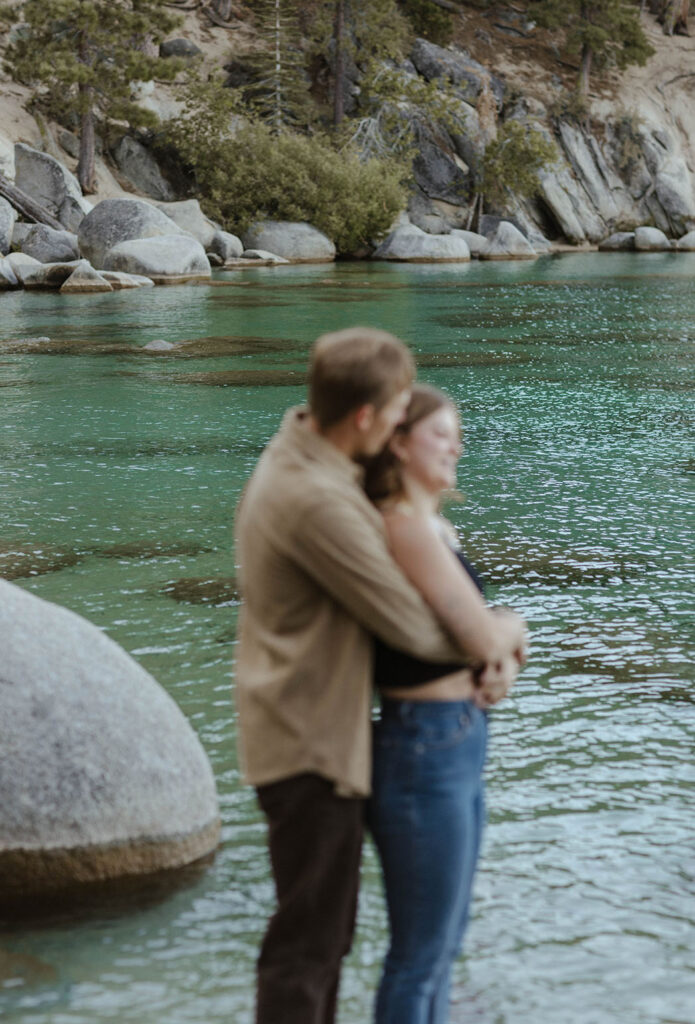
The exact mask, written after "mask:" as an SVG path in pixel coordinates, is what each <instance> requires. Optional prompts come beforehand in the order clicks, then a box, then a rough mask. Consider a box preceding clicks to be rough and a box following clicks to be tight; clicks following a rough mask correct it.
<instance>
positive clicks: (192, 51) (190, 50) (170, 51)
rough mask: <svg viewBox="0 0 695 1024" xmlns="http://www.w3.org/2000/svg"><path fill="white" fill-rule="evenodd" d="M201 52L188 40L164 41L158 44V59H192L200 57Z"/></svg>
mask: <svg viewBox="0 0 695 1024" xmlns="http://www.w3.org/2000/svg"><path fill="white" fill-rule="evenodd" d="M202 52H203V51H202V50H201V49H200V47H199V46H196V44H195V43H194V42H192V41H191V40H190V39H182V38H180V37H179V38H177V39H165V40H164V42H162V43H160V44H159V56H160V57H183V58H189V59H190V58H194V57H200V55H201V54H202Z"/></svg>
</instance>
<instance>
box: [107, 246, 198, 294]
mask: <svg viewBox="0 0 695 1024" xmlns="http://www.w3.org/2000/svg"><path fill="white" fill-rule="evenodd" d="M104 270H120V271H122V272H123V273H125V274H139V275H141V276H144V277H149V278H150V279H151V280H152V281H154V283H155V284H180V283H183V282H185V281H197V280H205V279H207V278H209V277H210V262H209V260H208V258H207V256H206V255H205V249H203V247H202V245H201V244H200V242H197V241H196V240H195V238H191V237H190V235H177V234H173V235H161V236H158V237H156V238H132V239H130V240H129V241H127V242H119V243H118V245H114V247H113V248H112V249H110V250H109V252H108V253H107V254H106V257H105V258H104Z"/></svg>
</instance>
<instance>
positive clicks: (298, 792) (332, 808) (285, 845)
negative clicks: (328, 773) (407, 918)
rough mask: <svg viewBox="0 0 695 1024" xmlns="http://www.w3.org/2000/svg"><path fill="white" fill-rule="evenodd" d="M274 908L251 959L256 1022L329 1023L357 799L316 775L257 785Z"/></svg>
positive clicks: (354, 867) (354, 875) (354, 874)
mask: <svg viewBox="0 0 695 1024" xmlns="http://www.w3.org/2000/svg"><path fill="white" fill-rule="evenodd" d="M257 793H258V802H259V804H260V805H261V808H262V809H263V811H264V813H265V815H266V817H267V819H268V845H269V847H270V863H271V867H272V871H273V877H274V879H275V890H276V894H277V901H278V907H277V910H276V912H275V913H274V914H273V916H272V917H271V918H270V921H269V922H268V928H267V931H266V934H265V938H264V939H263V943H262V945H261V952H260V956H259V958H258V993H257V1003H256V1024H333V1021H334V1020H335V1013H336V1003H337V999H338V981H339V978H340V967H341V961H342V958H343V957H344V956H345V954H346V953H347V952H348V951H349V949H350V946H351V943H352V935H353V931H354V927H355V918H356V914H357V888H358V884H359V864H360V853H361V849H362V831H363V824H362V822H363V814H364V801H363V800H359V799H346V798H344V797H338V796H336V795H335V792H334V786H333V783H332V782H329V781H328V780H327V779H324V778H322V777H321V776H320V775H313V774H303V775H295V776H293V777H292V778H289V779H283V780H282V781H281V782H274V783H271V784H270V785H268V786H261V787H259V789H258V790H257Z"/></svg>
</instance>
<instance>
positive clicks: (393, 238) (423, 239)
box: [372, 224, 471, 263]
mask: <svg viewBox="0 0 695 1024" xmlns="http://www.w3.org/2000/svg"><path fill="white" fill-rule="evenodd" d="M470 258H471V253H470V250H469V248H468V246H467V244H466V242H465V241H464V239H463V238H457V237H456V236H455V235H454V234H448V235H428V234H427V232H426V231H422V229H421V228H418V227H416V225H415V224H402V225H401V226H400V227H397V228H396V230H395V231H392V232H391V234H390V235H388V237H387V238H385V239H384V241H383V242H382V243H381V245H380V246H379V247H378V249H377V250H376V251H375V253H374V255H373V257H372V259H375V260H397V261H400V262H404V263H440V262H441V263H451V262H456V263H465V262H468V260H470Z"/></svg>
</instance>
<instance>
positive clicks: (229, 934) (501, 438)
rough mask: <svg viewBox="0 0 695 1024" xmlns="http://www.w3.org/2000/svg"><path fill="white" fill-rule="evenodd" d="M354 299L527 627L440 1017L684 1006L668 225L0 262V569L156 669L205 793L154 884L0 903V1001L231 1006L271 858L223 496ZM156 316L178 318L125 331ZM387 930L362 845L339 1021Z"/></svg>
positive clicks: (688, 620)
mask: <svg viewBox="0 0 695 1024" xmlns="http://www.w3.org/2000/svg"><path fill="white" fill-rule="evenodd" d="M355 323H368V324H372V325H374V326H378V327H383V328H386V329H388V330H391V331H394V332H395V333H397V334H400V335H401V336H403V337H404V338H406V339H407V340H408V341H409V342H411V343H412V345H413V347H414V350H415V352H416V354H417V357H418V360H419V363H420V367H421V368H420V375H421V377H422V378H423V379H425V380H428V381H430V382H431V383H434V384H437V385H439V386H441V387H443V388H445V389H446V390H448V391H449V392H450V393H451V394H452V396H453V397H454V398H455V399H456V401H457V403H458V404H459V406H460V408H461V411H462V415H463V418H464V425H465V449H466V450H465V454H464V457H463V460H462V463H461V468H460V474H459V488H460V491H461V492H462V493H463V494H465V501H459V502H458V503H457V504H455V505H453V507H452V508H451V509H450V510H449V511H450V515H451V518H452V519H453V520H454V522H455V524H456V526H457V527H458V528H459V530H460V531H461V534H462V537H463V539H464V545H465V547H466V549H467V550H468V552H469V554H470V555H471V558H472V560H473V561H475V562H476V563H477V564H478V566H479V568H480V569H481V571H482V573H483V575H484V576H486V577H487V579H488V581H489V584H490V592H491V595H492V597H493V598H494V599H495V600H496V601H499V602H503V603H508V604H511V605H513V606H514V607H516V608H518V609H519V610H521V611H522V612H523V613H524V614H525V615H526V616H527V618H528V620H529V624H530V628H531V632H532V647H531V658H530V662H529V665H528V667H527V668H526V669H525V670H524V672H523V674H522V675H521V677H520V680H519V682H518V684H517V687H516V689H515V692H514V695H513V697H512V699H510V700H509V701H508V702H507V703H506V704H505V705H504V706H502V707H500V708H499V709H497V710H496V711H495V712H494V714H493V716H492V723H491V734H492V738H491V751H490V759H489V771H488V800H489V826H488V829H487V833H486V837H485V843H484V852H483V859H482V863H481V868H480V872H479V876H478V880H477V886H476V900H475V908H474V919H473V921H472V923H471V927H470V930H469V933H468V936H467V942H466V955H465V957H463V958H462V959H461V961H460V963H459V964H458V966H457V972H456V984H455V990H454V999H455V1004H454V1007H453V1009H452V1021H453V1022H455V1024H464V1022H473V1024H693V1022H694V1021H695V1010H694V1009H693V1007H694V1006H695V999H694V997H693V992H694V991H695V970H694V969H693V955H692V950H693V940H694V936H695V815H694V813H693V812H694V811H695V797H694V795H693V794H694V791H695V787H694V786H693V783H694V782H695V769H694V767H693V749H694V747H695V684H694V681H693V667H692V660H693V653H694V651H695V631H694V625H693V620H694V618H695V616H694V614H693V578H694V576H693V573H694V569H695V564H694V562H695V560H694V558H693V550H694V545H693V529H692V524H693V508H694V493H693V492H694V489H693V472H694V470H695V464H694V454H695V453H694V451H693V441H694V439H695V401H694V391H695V359H694V354H695V353H694V348H695V254H693V255H688V254H678V255H676V254H661V253H660V254H653V255H652V254H650V255H633V254H596V253H591V254H572V255H566V256H562V257H555V258H544V259H541V260H538V261H536V262H535V263H532V264H528V263H505V264H496V265H494V266H493V265H489V264H477V263H472V264H470V265H462V264H457V265H450V266H448V267H447V266H436V265H429V266H387V265H368V264H361V263H353V264H337V265H335V266H332V265H331V266H310V267H309V266H304V267H301V266H299V267H292V266H290V267H282V268H269V269H261V268H258V269H255V270H248V271H243V272H238V273H235V274H229V273H227V274H217V275H216V278H215V281H214V282H213V283H212V284H211V285H207V286H196V287H177V288H161V289H155V290H149V291H146V292H140V293H138V292H119V293H114V294H107V295H99V296H69V297H65V296H59V295H56V294H52V293H42V294H36V293H24V292H15V293H5V294H2V295H0V339H2V340H1V341H0V428H1V429H0V574H2V575H6V576H7V577H8V578H11V579H13V580H15V581H16V582H17V583H18V584H19V585H20V586H23V587H26V588H27V589H30V590H31V591H32V592H34V593H36V594H37V595H39V596H41V597H45V598H47V599H49V600H52V601H57V602H59V603H61V604H64V605H66V606H68V607H70V608H72V609H74V610H75V611H77V612H79V613H80V614H82V615H85V616H86V617H87V618H89V619H91V620H92V621H94V622H95V623H97V624H98V625H99V626H101V627H102V628H104V629H105V630H106V631H107V632H108V633H109V635H110V636H112V637H113V638H114V639H115V640H117V641H118V642H119V643H121V644H122V645H123V646H124V647H126V649H128V650H129V651H130V652H131V653H132V654H133V655H134V656H135V657H136V658H137V659H138V660H139V661H140V662H141V663H142V664H143V665H144V666H145V667H146V668H147V669H148V670H149V671H151V672H152V673H153V675H154V676H155V677H156V678H157V679H158V680H159V681H160V682H161V683H162V684H163V685H164V686H165V687H166V689H167V690H168V691H169V692H170V693H171V694H172V696H173V697H174V698H175V699H176V700H177V701H178V702H179V704H180V705H181V707H182V708H183V710H184V711H185V713H186V714H187V716H188V718H189V720H190V721H191V723H192V725H193V727H194V728H195V729H196V731H197V733H198V735H199V736H200V739H201V741H202V743H203V745H204V747H205V749H206V751H207V753H208V755H209V757H210V759H211V762H212V764H213V767H214V770H215V773H216V777H217V782H218V790H219V795H220V804H221V813H222V819H223V844H222V846H221V848H220V850H219V852H218V854H217V856H216V858H215V860H214V862H213V863H212V864H211V865H210V866H209V867H208V868H207V870H205V871H203V872H202V873H193V874H191V875H188V876H186V877H185V879H183V880H182V882H181V884H180V885H179V886H178V887H177V888H175V889H173V890H172V891H168V890H166V889H165V890H161V889H160V886H159V882H158V883H156V884H155V883H153V884H152V886H151V889H150V892H149V896H146V895H145V894H143V895H142V898H140V897H137V898H133V895H132V893H131V894H130V896H129V897H128V899H127V900H126V901H124V902H122V903H121V902H119V900H116V899H109V900H101V901H100V902H99V903H97V904H96V906H95V907H92V908H87V907H84V906H81V905H80V906H76V907H74V908H73V909H67V910H66V909H65V908H62V909H61V910H59V911H56V912H55V913H53V914H52V915H50V916H48V917H46V916H44V918H43V919H41V918H38V919H35V918H32V919H27V920H26V921H25V922H23V923H19V924H18V923H17V922H15V923H13V924H11V925H10V924H7V925H6V926H4V927H2V928H0V1011H2V1013H3V1014H4V1016H5V1018H6V1019H7V1020H8V1021H12V1022H14V1021H17V1022H19V1021H21V1022H22V1024H49V1022H50V1024H107V1022H108V1024H115V1022H118V1024H131V1022H132V1024H136V1022H137V1024H203V1022H205V1024H218V1022H219V1024H222V1022H230V1021H233V1022H234V1024H251V1021H252V1009H253V967H254V958H255V953H256V947H257V944H258V941H259V939H260V936H261V934H262V931H263V925H264V920H265V917H266V915H267V914H268V912H269V911H270V909H271V906H272V889H271V884H270V881H269V875H268V868H267V860H266V854H265V846H264V841H265V836H264V828H263V824H262V822H261V820H260V817H259V814H258V812H257V809H256V806H255V802H254V798H253V794H252V793H251V792H250V791H249V790H247V789H245V788H244V787H243V786H242V785H241V784H240V780H239V772H238V766H237V761H236V754H235V750H234V731H235V712H234V707H233V703H232V700H231V698H230V694H231V692H232V689H233V667H232V663H233V657H234V626H235V619H236V613H237V596H236V589H235V584H234V572H235V570H234V555H233V549H232V519H233V513H234V507H235V504H236V501H237V499H238V497H239V493H240V490H241V487H242V485H243V481H244V480H245V478H246V477H247V476H248V474H249V473H250V471H251V470H252V468H253V465H254V464H255V461H256V459H257V458H258V455H259V453H260V451H261V450H262V448H263V445H264V444H265V443H266V441H267V440H268V438H269V437H270V436H271V435H272V434H273V432H274V431H275V430H276V428H277V426H278V425H279V423H280V420H281V417H282V414H283V411H284V409H285V408H286V407H287V406H288V405H291V404H295V403H297V402H300V401H302V400H303V397H304V381H305V367H306V359H307V353H308V349H309V346H310V343H311V341H312V340H313V339H314V338H315V337H316V336H317V334H319V333H321V332H322V331H323V330H327V329H333V328H339V327H344V326H348V325H351V324H355ZM157 338H164V339H166V340H167V341H170V342H174V343H176V348H174V349H173V350H171V351H168V352H163V353H150V352H143V351H142V346H143V345H145V344H146V343H147V342H149V341H152V340H154V339H157ZM45 339H48V340H45ZM136 711H137V709H134V713H136ZM433 870H436V865H433ZM385 940H386V931H385V918H384V909H383V902H382V898H381V893H380V888H379V880H378V868H377V865H376V861H375V858H374V855H373V852H372V850H371V849H370V848H368V849H367V851H366V854H365V859H364V883H363V886H362V893H361V902H360V918H359V929H358V936H357V940H356V942H355V947H354V950H353V952H352V954H351V956H350V958H349V961H348V963H347V965H346V968H345V971H344V978H343V987H342V999H341V1009H340V1024H365V1022H366V1021H368V1020H369V1019H370V1008H371V1001H372V993H373V990H374V988H375V985H376V981H377V978H378V970H379V963H380V960H381V958H382V956H383V952H384V946H385Z"/></svg>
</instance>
